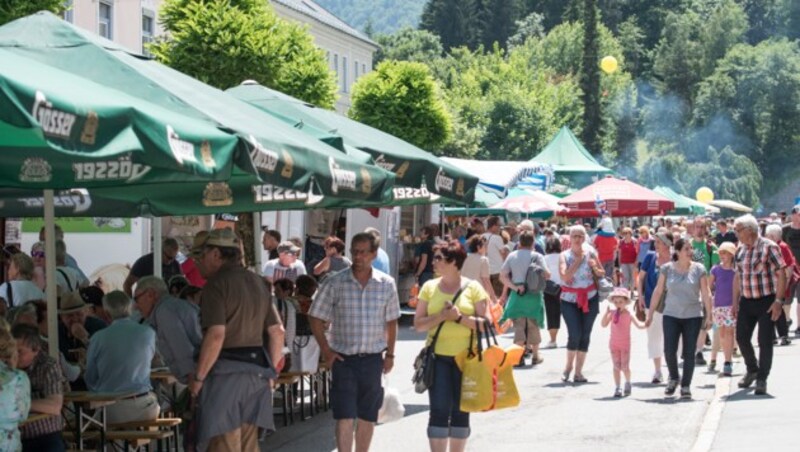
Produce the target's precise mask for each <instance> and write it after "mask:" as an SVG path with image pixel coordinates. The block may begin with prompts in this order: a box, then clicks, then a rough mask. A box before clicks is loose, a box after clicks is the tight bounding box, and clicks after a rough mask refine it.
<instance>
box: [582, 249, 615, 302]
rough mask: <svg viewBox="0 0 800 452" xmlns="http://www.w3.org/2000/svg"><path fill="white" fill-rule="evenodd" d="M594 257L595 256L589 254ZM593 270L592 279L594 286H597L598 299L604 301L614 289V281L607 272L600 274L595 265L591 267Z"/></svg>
mask: <svg viewBox="0 0 800 452" xmlns="http://www.w3.org/2000/svg"><path fill="white" fill-rule="evenodd" d="M587 257H593V256H587ZM590 268H591V270H592V279H593V280H594V287H595V288H597V297H598V300H600V301H602V300H605V299H606V298H608V296H609V295H611V291H613V290H614V282H613V281H612V280H611V278H609V277H608V276H607V275H606V274H605V273H603V274H602V275H600V274H598V272H597V270H595V267H590Z"/></svg>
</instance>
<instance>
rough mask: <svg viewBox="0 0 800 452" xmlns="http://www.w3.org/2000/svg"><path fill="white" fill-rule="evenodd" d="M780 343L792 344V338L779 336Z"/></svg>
mask: <svg viewBox="0 0 800 452" xmlns="http://www.w3.org/2000/svg"><path fill="white" fill-rule="evenodd" d="M781 345H792V340H791V339H789V337H787V336H783V337H782V338H781Z"/></svg>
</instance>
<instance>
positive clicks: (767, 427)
mask: <svg viewBox="0 0 800 452" xmlns="http://www.w3.org/2000/svg"><path fill="white" fill-rule="evenodd" d="M756 353H758V348H756ZM734 370H735V373H734V377H733V378H732V379H731V381H730V382H729V383H730V384H729V385H728V387H726V388H725V390H724V391H723V392H722V394H720V395H721V397H722V400H723V401H724V406H723V408H722V410H721V416H719V419H718V426H717V428H716V432H715V435H714V440H713V443H712V446H711V449H710V450H712V451H720V452H729V451H737V450H741V451H754V450H796V449H794V447H797V438H796V437H795V436H794V435H793V434H794V433H795V432H796V430H795V429H796V428H797V423H798V422H800V390H798V386H797V385H798V383H800V378H798V376H799V375H800V340H798V339H795V340H794V342H793V343H792V345H788V346H784V347H779V346H775V356H774V359H773V361H772V370H771V372H770V376H769V380H768V381H767V383H768V386H767V395H766V396H756V395H754V394H753V387H751V388H750V389H739V387H738V386H737V385H736V383H737V382H738V381H739V379H740V378H741V376H742V374H743V373H744V371H745V368H744V363H743V362H742V361H741V360H739V362H738V363H737V364H736V368H735V369H734ZM753 386H755V385H753ZM793 444H794V446H792V445H793Z"/></svg>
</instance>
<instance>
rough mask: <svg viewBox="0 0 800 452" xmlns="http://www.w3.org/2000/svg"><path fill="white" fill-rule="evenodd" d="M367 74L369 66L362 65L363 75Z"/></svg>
mask: <svg viewBox="0 0 800 452" xmlns="http://www.w3.org/2000/svg"><path fill="white" fill-rule="evenodd" d="M366 73H367V65H366V64H362V65H361V75H364V74H366Z"/></svg>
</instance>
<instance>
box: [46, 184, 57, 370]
mask: <svg viewBox="0 0 800 452" xmlns="http://www.w3.org/2000/svg"><path fill="white" fill-rule="evenodd" d="M55 225H56V218H55V203H54V200H53V190H45V191H44V235H45V241H44V256H45V264H44V265H45V267H44V268H45V272H44V274H45V291H46V296H47V331H48V335H47V342H48V345H49V346H50V356H52V357H53V358H55V359H58V356H59V352H58V303H57V300H56V296H57V293H56V289H57V286H56V240H55V237H56V226H55Z"/></svg>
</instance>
